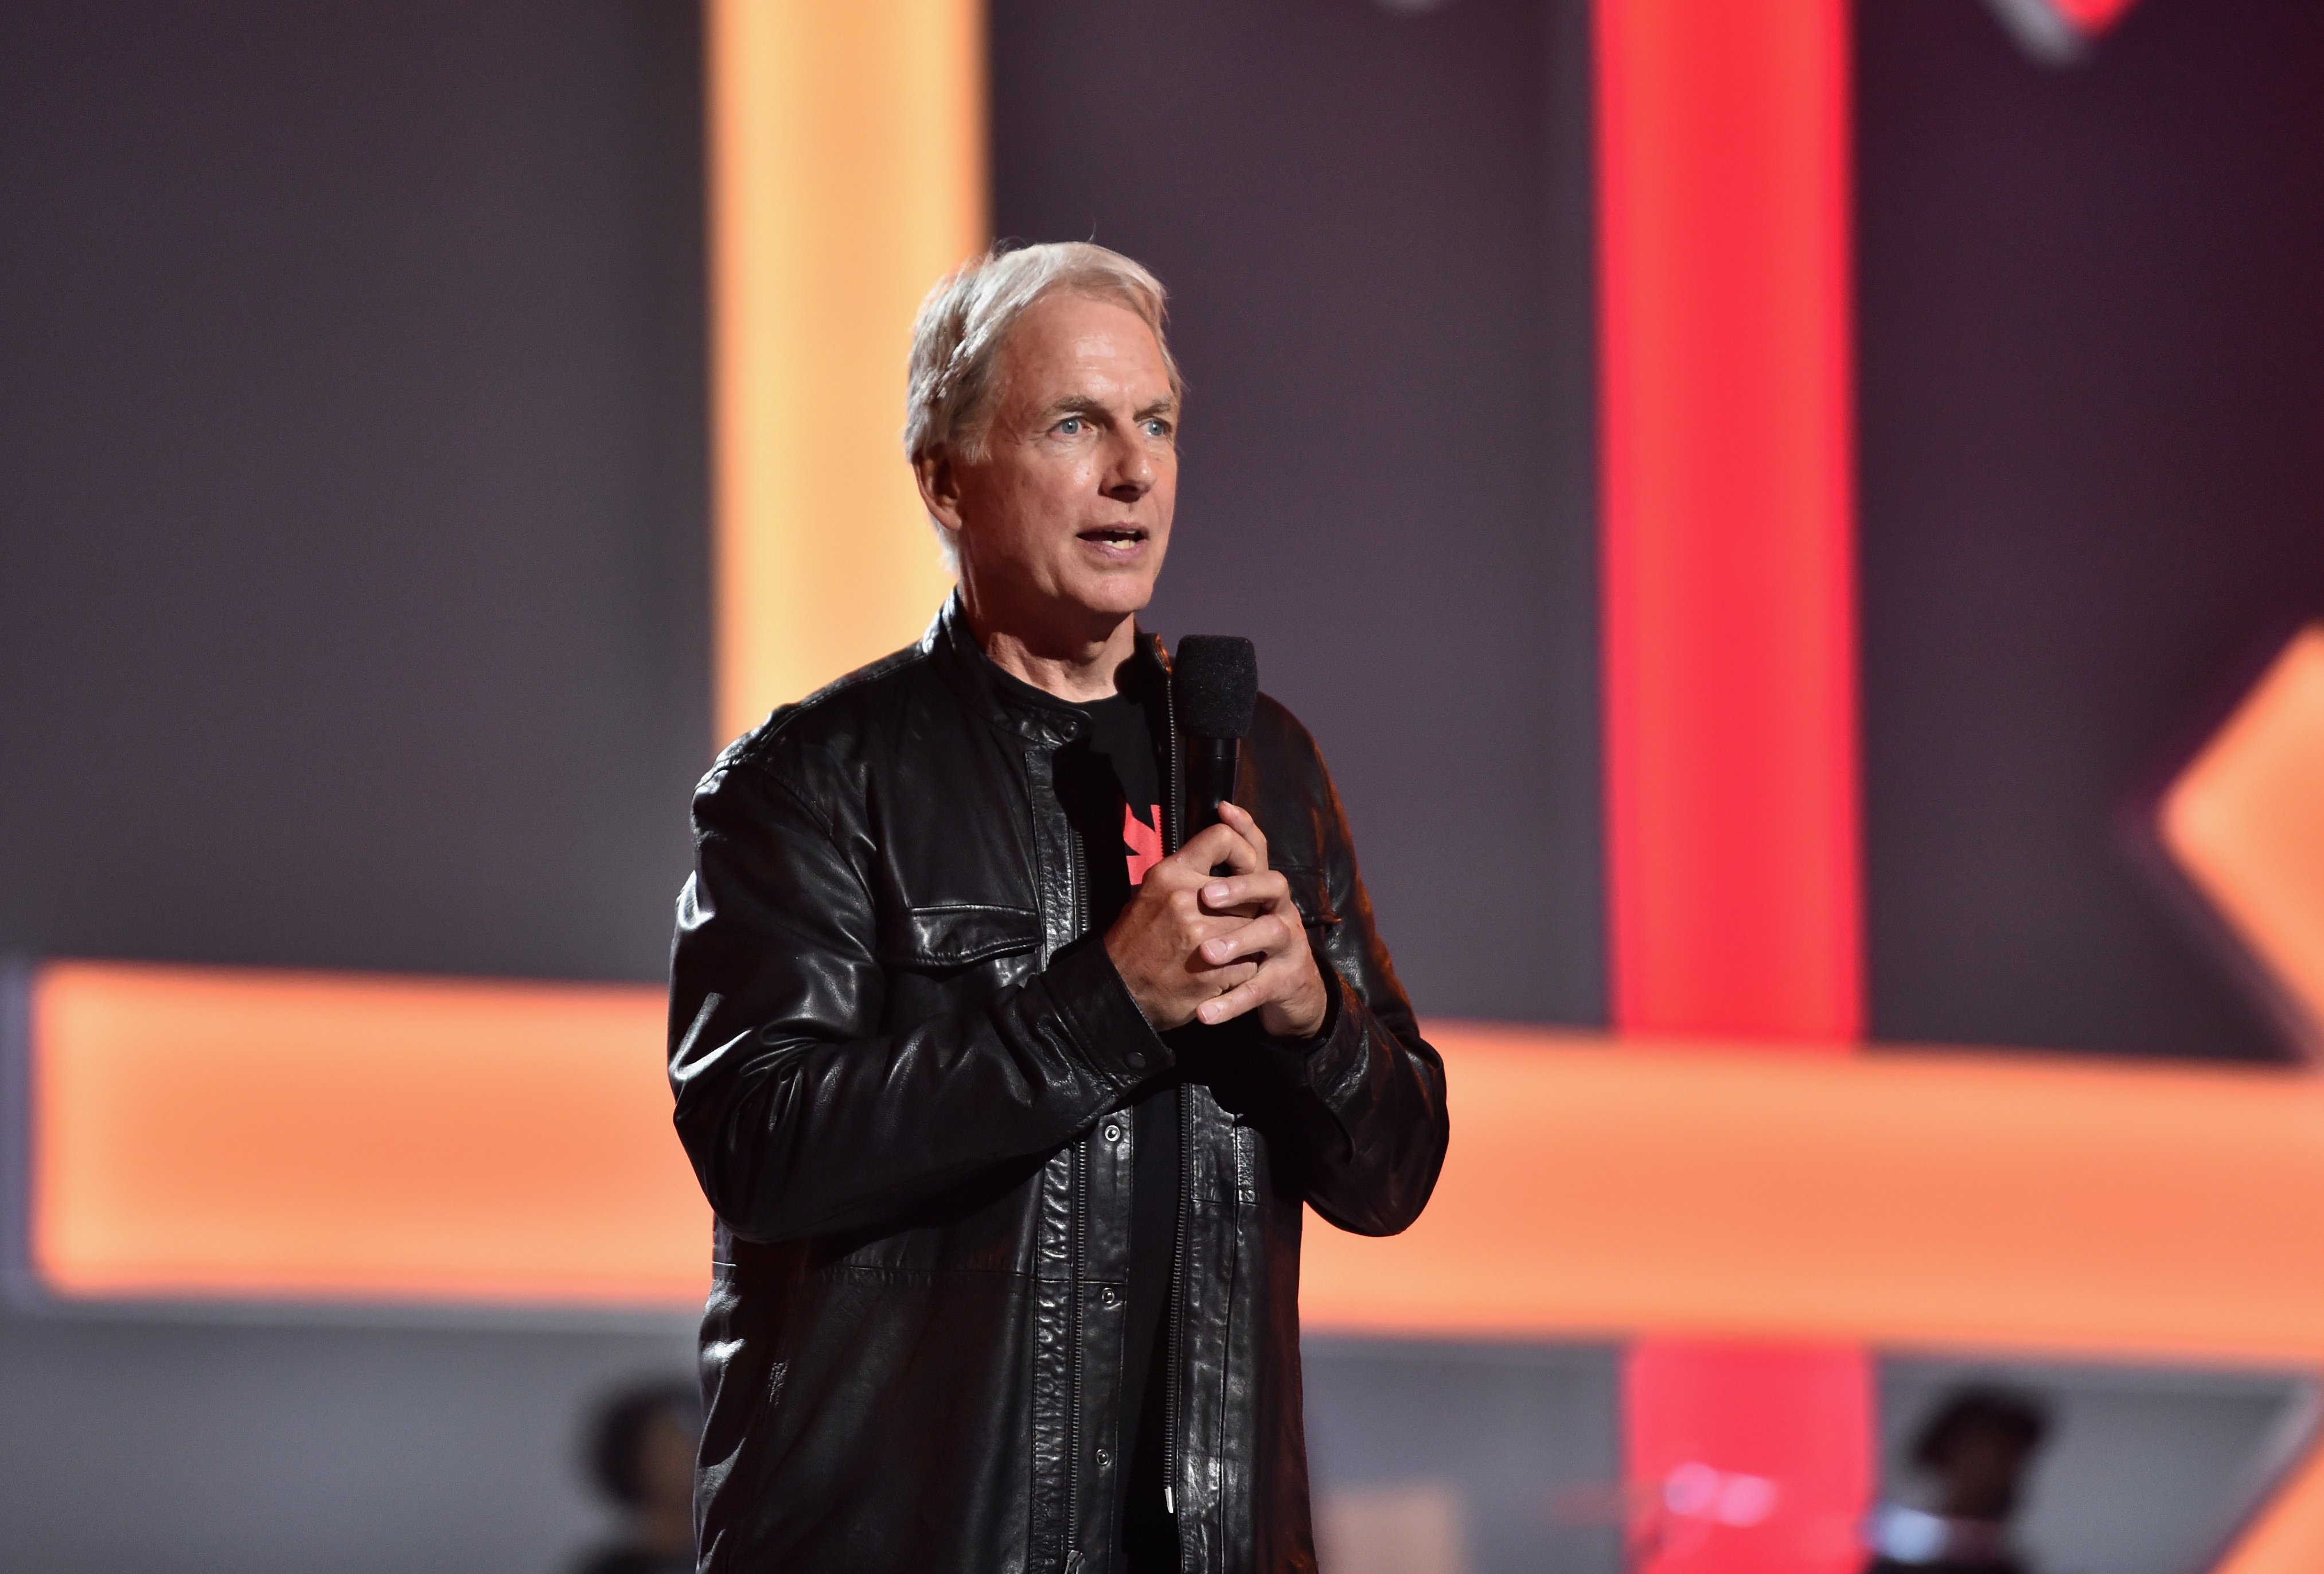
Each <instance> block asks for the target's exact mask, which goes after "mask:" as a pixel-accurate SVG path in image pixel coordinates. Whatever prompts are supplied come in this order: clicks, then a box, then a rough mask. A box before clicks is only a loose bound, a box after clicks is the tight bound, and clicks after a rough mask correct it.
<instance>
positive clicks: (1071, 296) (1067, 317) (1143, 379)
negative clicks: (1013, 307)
mask: <svg viewBox="0 0 2324 1574" xmlns="http://www.w3.org/2000/svg"><path fill="white" fill-rule="evenodd" d="M1001 380H1002V383H1003V384H1004V386H1005V387H1006V389H1007V393H1006V394H1004V395H1003V397H1004V398H1006V399H1008V400H1010V401H1011V402H1019V401H1024V402H1032V403H1048V402H1049V401H1051V400H1055V399H1059V398H1065V397H1069V396H1073V395H1080V394H1087V395H1096V396H1106V395H1112V396H1118V397H1124V398H1129V399H1133V400H1136V401H1138V402H1139V403H1148V402H1150V401H1152V400H1155V399H1167V398H1168V397H1169V396H1170V369H1169V367H1168V366H1167V364H1166V363H1165V362H1164V361H1163V359H1162V348H1161V346H1160V345H1159V344H1157V342H1156V341H1155V338H1154V330H1153V329H1150V328H1148V327H1147V326H1146V319H1144V318H1141V317H1139V315H1138V313H1136V312H1135V311H1132V310H1130V308H1128V307H1126V306H1123V305H1121V304H1120V303H1119V302H1117V301H1106V300H1102V299H1101V298H1099V297H1097V296H1094V295H1084V294H1079V293H1076V292H1070V291H1065V290H1059V291H1055V292H1051V293H1050V294H1047V295H1044V296H1043V297H1041V299H1040V300H1038V301H1035V302H1033V304H1032V305H1031V306H1029V307H1028V308H1026V310H1025V311H1024V314H1023V315H1022V316H1020V317H1019V318H1018V319H1017V320H1016V321H1015V322H1014V323H1012V324H1010V329H1009V337H1008V338H1007V339H1005V340H1004V341H1003V342H1002V344H1001Z"/></svg>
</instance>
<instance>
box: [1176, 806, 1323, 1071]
mask: <svg viewBox="0 0 2324 1574" xmlns="http://www.w3.org/2000/svg"><path fill="white" fill-rule="evenodd" d="M1219 819H1220V820H1221V822H1222V823H1223V824H1226V825H1230V826H1232V827H1233V828H1234V829H1236V830H1237V831H1239V832H1240V833H1241V835H1242V838H1243V840H1244V841H1245V842H1247V843H1248V844H1249V845H1250V849H1251V851H1252V853H1253V854H1254V855H1255V856H1256V857H1257V860H1258V867H1257V869H1256V870H1253V871H1250V872H1245V871H1244V870H1242V869H1241V868H1240V866H1238V867H1237V869H1236V872H1235V873H1234V874H1233V875H1230V876H1227V877H1225V878H1222V879H1218V880H1213V881H1210V882H1208V883H1207V884H1204V885H1203V889H1202V892H1201V900H1202V904H1203V910H1204V911H1205V912H1238V913H1240V912H1249V913H1253V914H1255V915H1256V916H1254V917H1252V918H1251V920H1250V922H1248V923H1245V924H1243V925H1242V926H1241V927H1240V928H1238V929H1234V930H1231V931H1228V932H1227V933H1225V934H1222V935H1216V936H1213V938H1211V939H1209V940H1204V941H1203V942H1202V943H1201V944H1200V945H1199V946H1197V947H1195V949H1194V951H1195V955H1196V957H1197V958H1200V959H1201V960H1202V961H1203V962H1204V963H1207V964H1208V965H1209V966H1211V967H1213V968H1220V969H1224V968H1231V967H1235V966H1238V965H1240V964H1242V963H1246V962H1250V961H1256V962H1257V963H1258V964H1259V968H1258V970H1257V971H1256V972H1255V973H1253V974H1252V975H1251V976H1250V977H1248V978H1245V979H1243V980H1242V981H1240V983H1238V984H1236V985H1235V986H1233V987H1231V988H1230V989H1229V990H1227V992H1226V993H1225V994H1223V995H1219V996H1218V997H1217V998H1216V999H1214V1000H1206V1001H1204V1002H1203V1003H1202V1005H1200V1006H1198V1007H1197V1008H1196V1009H1195V1012H1194V1015H1195V1016H1196V1017H1197V1018H1199V1019H1200V1020H1202V1021H1203V1022H1212V1023H1216V1022H1226V1021H1229V1020H1231V1019H1232V1018H1234V1017H1238V1016H1240V1015H1241V1014H1243V1013H1244V1012H1246V1011H1249V1010H1250V1009H1251V1008H1252V1007H1253V1006H1256V1007H1258V1008H1259V1026H1260V1027H1262V1028H1264V1029H1265V1030H1266V1031H1267V1032H1269V1033H1271V1034H1273V1035H1274V1036H1275V1037H1277V1038H1279V1039H1305V1038H1313V1037H1314V1035H1315V1034H1316V1033H1317V1032H1321V1031H1322V1029H1323V1023H1324V1020H1325V1019H1326V1018H1327V1017H1328V1016H1330V1014H1331V1008H1332V997H1331V995H1329V994H1328V993H1326V992H1325V990H1324V987H1323V972H1322V970H1321V969H1320V968H1317V967H1316V966H1315V954H1314V952H1313V951H1311V950H1309V949H1307V925H1306V922H1305V920H1303V919H1301V918H1300V916H1299V909H1298V907H1297V905H1296V903H1293V902H1292V900H1291V883H1290V882H1289V881H1287V880H1286V879H1285V878H1284V877H1283V876H1282V875H1279V874H1277V872H1276V871H1274V870H1272V869H1269V868H1268V866H1267V833H1266V832H1265V831H1262V830H1260V829H1259V821H1257V820H1255V819H1252V818H1251V817H1250V815H1248V814H1246V813H1244V812H1243V811H1242V810H1241V809H1240V808H1239V807H1238V806H1236V805H1235V804H1232V803H1222V804H1220V805H1219Z"/></svg>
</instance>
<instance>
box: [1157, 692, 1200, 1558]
mask: <svg viewBox="0 0 2324 1574" xmlns="http://www.w3.org/2000/svg"><path fill="white" fill-rule="evenodd" d="M1163 713H1164V715H1165V717H1166V718H1167V725H1166V727H1165V728H1164V731H1165V733H1166V734H1167V739H1168V747H1169V758H1168V759H1167V761H1166V762H1165V765H1166V767H1167V783H1168V784H1167V790H1166V791H1165V792H1164V794H1163V796H1164V797H1165V798H1167V800H1168V801H1169V805H1170V807H1169V810H1168V813H1169V816H1170V838H1169V844H1170V845H1169V850H1170V851H1171V852H1174V853H1175V852H1176V851H1177V850H1178V849H1179V848H1181V847H1185V845H1186V822H1185V812H1186V811H1185V802H1184V793H1183V791H1182V785H1183V784H1182V782H1181V781H1180V775H1181V772H1180V766H1179V761H1178V694H1177V690H1176V689H1175V688H1173V689H1171V690H1167V700H1166V703H1165V704H1164V707H1163ZM1193 1134H1194V1107H1193V1105H1192V1103H1191V1102H1190V1101H1189V1100H1188V1098H1187V1097H1186V1084H1185V1082H1184V1081H1181V1082H1180V1083H1179V1084H1178V1208H1177V1218H1176V1222H1175V1223H1174V1224H1173V1226H1172V1227H1171V1232H1170V1299H1169V1301H1167V1303H1166V1304H1165V1308H1164V1310H1165V1312H1166V1316H1165V1318H1164V1320H1163V1336H1164V1337H1165V1338H1167V1339H1168V1340H1169V1341H1170V1343H1169V1348H1168V1350H1167V1354H1166V1360H1165V1365H1164V1372H1163V1384H1162V1393H1163V1405H1162V1427H1163V1430H1162V1445H1163V1446H1162V1511H1163V1512H1164V1513H1165V1514H1169V1515H1170V1516H1172V1517H1173V1518H1176V1516H1177V1513H1178V1389H1179V1385H1180V1382H1181V1373H1180V1370H1179V1367H1180V1359H1179V1347H1180V1345H1181V1344H1183V1343H1184V1342H1185V1319H1184V1318H1183V1317H1182V1316H1181V1315H1180V1313H1179V1310H1178V1309H1179V1304H1180V1302H1181V1301H1183V1300H1184V1299H1185V1279H1186V1156H1187V1154H1188V1153H1191V1152H1193V1150H1194V1141H1193ZM1179 1545H1180V1548H1181V1550H1182V1555H1183V1549H1184V1547H1185V1538H1184V1536H1181V1537H1180V1539H1179Z"/></svg>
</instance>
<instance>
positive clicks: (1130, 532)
mask: <svg viewBox="0 0 2324 1574" xmlns="http://www.w3.org/2000/svg"><path fill="white" fill-rule="evenodd" d="M1081 539H1082V540H1084V541H1085V542H1097V543H1098V544H1099V545H1101V546H1109V547H1134V546H1137V545H1138V544H1139V543H1140V542H1143V541H1145V539H1146V532H1144V531H1142V530H1140V529H1139V528H1138V527H1137V526H1136V525H1134V524H1107V525H1100V526H1099V527H1098V528H1097V529H1095V530H1085V531H1084V532H1081Z"/></svg>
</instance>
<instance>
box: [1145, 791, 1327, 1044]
mask: <svg viewBox="0 0 2324 1574" xmlns="http://www.w3.org/2000/svg"><path fill="white" fill-rule="evenodd" d="M1219 815H1220V821H1221V822H1220V823H1219V824H1217V825H1214V826H1212V827H1210V828H1209V829H1205V830H1204V831H1203V833H1202V834H1201V835H1199V836H1197V837H1195V838H1194V839H1193V840H1192V841H1190V842H1188V843H1187V844H1186V845H1185V847H1182V848H1180V849H1179V850H1178V851H1177V852H1176V853H1175V854H1173V855H1172V856H1169V857H1167V858H1165V859H1163V860H1162V861H1161V862H1160V863H1158V864H1157V865H1155V866H1153V867H1152V868H1151V869H1148V871H1147V872H1146V880H1145V883H1144V884H1141V885H1140V886H1139V888H1138V893H1137V894H1136V895H1135V896H1134V897H1132V898H1131V899H1130V905H1129V906H1128V907H1126V908H1124V909H1123V910H1122V913H1121V916H1120V918H1119V919H1117V920H1115V921H1114V925H1113V928H1112V929H1111V930H1109V931H1107V932H1106V937H1105V949H1106V954H1107V955H1108V956H1110V957H1111V958H1113V965H1114V968H1115V969H1116V970H1117V971H1119V972H1120V975H1121V979H1122V982H1123V983H1124V984H1126V985H1127V986H1129V988H1130V998H1132V999H1133V1000H1135V1001H1137V1002H1138V1008H1139V1010H1140V1011H1141V1012H1143V1013H1145V1014H1146V1020H1147V1021H1148V1022H1149V1023H1153V1025H1154V1026H1155V1027H1156V1028H1157V1030H1159V1031H1164V1032H1167V1031H1168V1030H1169V1029H1171V1028H1174V1027H1179V1026H1183V1025H1184V1024H1185V1023H1187V1022H1189V1021H1201V1022H1204V1023H1222V1022H1226V1021H1229V1020H1231V1019H1232V1018H1234V1017H1237V1016H1240V1015H1241V1014H1243V1013H1244V1012H1247V1011H1249V1010H1250V1009H1251V1008H1253V1007H1254V1006H1256V1007H1257V1008H1258V1009H1259V1025H1260V1026H1261V1027H1263V1028H1264V1029H1265V1030H1266V1031H1267V1032H1270V1033H1273V1034H1276V1035H1277V1037H1281V1038H1306V1037H1310V1036H1312V1035H1313V1034H1314V1032H1316V1030H1317V1029H1319V1028H1321V1027H1322V1026H1323V1021H1324V1018H1325V1016H1326V1015H1327V1014H1328V1013H1329V1007H1330V996H1329V995H1326V994H1325V993H1324V989H1323V977H1322V975H1321V974H1320V973H1318V972H1317V970H1316V968H1315V958H1314V956H1313V955H1311V954H1310V953H1309V951H1308V949H1307V931H1306V928H1305V925H1304V924H1303V923H1302V922H1301V921H1300V918H1299V910H1298V909H1297V908H1296V907H1295V906H1294V905H1293V904H1292V902H1291V887H1290V885H1289V884H1288V883H1287V882H1286V881H1285V879H1284V878H1283V876H1282V875H1278V874H1275V873H1273V872H1272V871H1270V870H1269V869H1268V866H1267V838H1266V835H1265V834H1264V833H1263V832H1261V831H1260V830H1259V822H1258V821H1256V820H1254V819H1251V817H1250V815H1248V814H1246V813H1244V812H1243V811H1242V810H1240V809H1239V808H1237V807H1236V806H1235V805H1233V804H1231V803H1228V804H1222V805H1221V806H1220V809H1219ZM1222 864H1223V865H1225V866H1227V868H1228V869H1229V871H1230V873H1229V874H1228V875H1223V876H1221V877H1218V878H1215V879H1214V878H1213V877H1212V875H1211V871H1212V870H1213V868H1215V867H1217V866H1219V865H1222Z"/></svg>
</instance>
